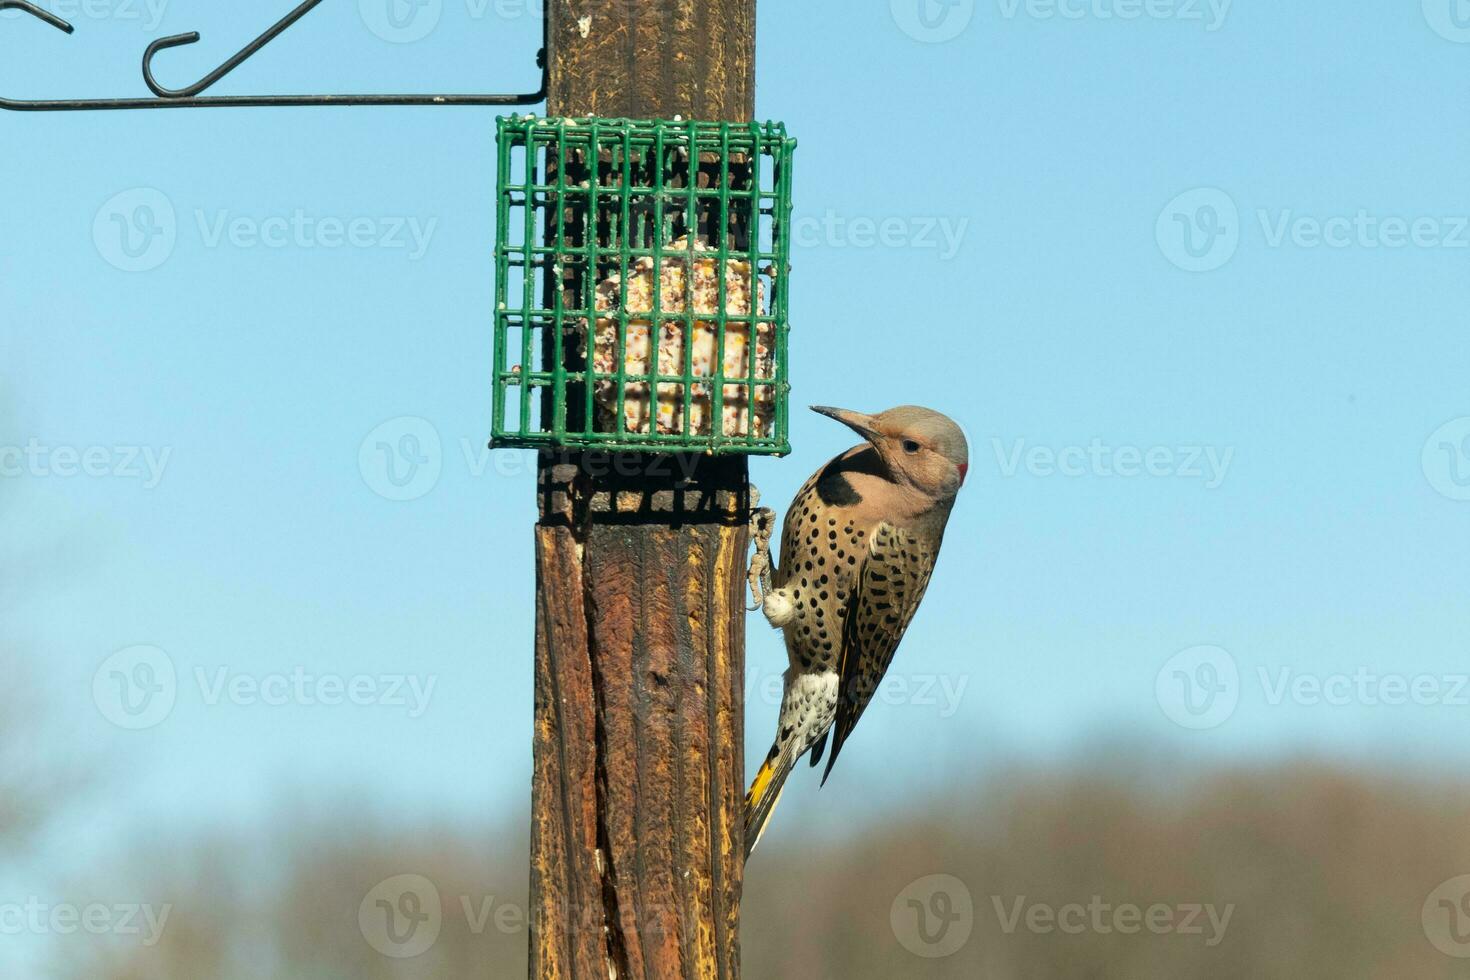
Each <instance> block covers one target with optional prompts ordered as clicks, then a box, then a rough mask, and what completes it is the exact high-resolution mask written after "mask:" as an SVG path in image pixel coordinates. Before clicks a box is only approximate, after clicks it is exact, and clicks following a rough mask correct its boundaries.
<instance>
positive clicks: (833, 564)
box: [745, 405, 970, 856]
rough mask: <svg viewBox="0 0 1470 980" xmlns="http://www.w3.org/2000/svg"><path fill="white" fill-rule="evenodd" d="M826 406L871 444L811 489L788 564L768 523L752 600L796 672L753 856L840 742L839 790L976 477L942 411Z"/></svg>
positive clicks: (788, 541)
mask: <svg viewBox="0 0 1470 980" xmlns="http://www.w3.org/2000/svg"><path fill="white" fill-rule="evenodd" d="M812 410H813V411H815V412H819V413H821V414H822V415H826V416H829V417H831V418H834V419H836V420H837V421H839V422H842V423H843V424H845V425H847V426H849V427H850V428H852V429H853V430H855V431H856V432H857V433H858V435H860V436H862V437H863V440H864V441H863V442H862V443H860V444H858V445H856V446H854V447H853V448H851V449H849V450H848V451H847V452H845V453H843V454H841V455H840V456H837V457H836V458H834V459H832V460H831V461H830V462H828V463H827V465H826V466H823V467H822V468H821V469H820V470H818V471H817V472H816V473H814V474H813V475H812V477H811V479H809V480H807V481H806V483H805V485H803V486H802V488H801V489H800V490H799V491H797V494H796V499H795V500H793V501H792V502H791V508H790V510H788V511H787V512H786V521H785V524H784V526H783V528H782V534H781V563H780V567H779V568H772V567H771V566H770V560H769V554H768V550H767V548H766V547H765V546H764V542H765V541H767V540H768V539H769V538H770V534H771V525H772V522H773V520H774V514H772V513H771V512H770V511H769V510H764V511H761V512H759V513H758V514H757V516H756V541H757V545H756V560H755V561H754V562H753V563H752V567H751V593H752V596H753V597H754V598H755V599H756V601H757V603H758V604H759V605H760V608H761V609H762V611H763V612H764V613H765V616H766V619H767V620H769V621H770V623H771V625H772V626H775V627H777V628H779V629H781V630H783V631H784V632H785V638H786V653H787V658H788V660H789V661H790V665H789V666H788V667H787V669H786V674H785V685H784V689H783V690H784V693H783V695H782V698H781V717H780V722H779V724H778V727H777V730H776V740H775V743H774V744H773V745H772V746H771V751H770V753H769V754H768V755H767V756H766V761H765V764H764V765H762V766H761V768H760V772H758V773H757V774H756V777H755V780H754V781H753V782H752V783H751V787H750V792H749V793H748V794H747V795H746V798H745V850H746V854H747V856H748V855H749V854H750V852H751V851H752V850H754V849H755V845H756V843H757V842H758V841H759V840H760V835H761V833H762V832H763V831H764V830H765V826H766V822H767V821H768V820H769V819H770V817H771V812H772V811H773V810H774V809H775V807H776V803H777V802H778V801H779V800H780V796H781V790H782V787H783V785H784V784H785V782H786V777H787V776H788V775H789V774H790V772H791V769H792V768H793V767H794V766H795V765H796V763H797V760H799V759H800V758H801V757H802V755H803V754H805V753H806V752H807V751H808V750H811V753H812V755H811V764H812V765H813V766H816V765H817V764H819V763H820V762H821V761H822V751H823V749H824V748H825V747H826V745H827V740H828V736H829V735H831V736H832V752H831V755H829V756H828V757H827V768H826V770H824V772H823V774H822V782H823V783H826V781H827V777H828V776H829V775H830V774H831V772H832V766H833V764H834V763H835V762H836V761H837V756H838V754H839V753H840V752H841V751H842V746H843V743H845V742H846V741H847V738H848V736H849V735H851V734H852V730H853V727H854V726H855V725H856V724H857V722H858V719H859V718H861V717H862V714H863V710H864V709H865V708H866V707H867V706H868V702H869V701H870V700H872V697H873V694H874V692H875V691H876V690H877V688H878V682H879V681H881V680H882V679H883V674H884V672H885V671H886V670H887V669H888V665H889V664H890V663H891V662H892V661H893V654H894V651H895V650H897V649H898V643H899V641H900V640H901V639H902V638H903V634H904V630H906V629H907V628H908V625H909V621H910V620H912V619H913V616H914V611H915V610H916V609H917V608H918V606H919V601H920V600H921V599H923V597H924V590H925V589H926V588H927V587H928V585H929V576H930V574H931V573H932V572H933V571H934V562H935V559H937V558H938V557H939V544H940V541H941V540H942V539H943V537H944V526H945V524H946V523H947V522H948V520H949V512H950V508H951V507H953V506H954V500H955V495H956V494H957V493H958V492H959V489H960V485H961V484H963V483H964V481H965V473H966V472H967V470H968V469H969V461H970V453H969V447H968V446H967V445H966V442H965V436H964V433H963V432H962V431H961V430H960V427H959V426H958V425H956V424H955V423H954V422H953V421H951V420H950V419H948V418H946V417H945V416H943V415H941V414H939V413H938V412H935V411H931V410H930V409H927V408H919V407H917V406H913V405H904V406H901V407H899V408H890V409H889V410H888V411H886V412H880V413H879V414H877V415H864V414H862V413H861V412H852V411H847V410H844V409H838V408H821V407H813V409H812ZM772 585H774V586H775V588H774V589H773V588H772Z"/></svg>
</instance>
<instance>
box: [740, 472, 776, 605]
mask: <svg viewBox="0 0 1470 980" xmlns="http://www.w3.org/2000/svg"><path fill="white" fill-rule="evenodd" d="M760 500H761V492H760V491H759V490H757V489H756V488H755V487H751V488H750V504H751V511H750V537H751V540H752V541H754V542H755V554H754V555H752V556H751V559H750V571H749V572H748V573H747V574H746V577H745V579H746V582H748V583H749V585H750V598H751V602H752V605H751V606H750V607H749V608H750V610H751V611H754V610H756V609H760V608H762V607H763V605H764V604H765V600H766V596H767V594H768V593H770V591H771V534H772V533H773V532H774V530H775V527H776V512H775V511H773V510H772V509H771V508H769V507H757V506H756V505H757V504H759V503H760Z"/></svg>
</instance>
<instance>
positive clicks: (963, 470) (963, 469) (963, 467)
mask: <svg viewBox="0 0 1470 980" xmlns="http://www.w3.org/2000/svg"><path fill="white" fill-rule="evenodd" d="M969 472H970V464H969V463H961V464H960V482H961V483H964V482H965V476H966V475H967V474H968V473H969Z"/></svg>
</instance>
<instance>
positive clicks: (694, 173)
mask: <svg viewBox="0 0 1470 980" xmlns="http://www.w3.org/2000/svg"><path fill="white" fill-rule="evenodd" d="M497 135H498V139H497V145H498V154H499V159H498V161H497V163H498V173H497V181H496V200H497V206H496V217H497V224H496V243H495V264H496V283H495V404H494V435H493V440H492V445H493V446H496V447H509V446H554V447H555V446H559V447H568V448H589V447H600V448H605V449H616V450H628V451H643V452H690V451H695V452H706V453H749V454H757V453H762V454H784V453H786V452H789V451H790V445H789V443H788V442H787V414H788V405H787V403H788V394H787V393H788V391H789V389H790V385H789V383H788V380H787V374H786V342H787V330H788V320H787V286H788V282H787V280H788V272H789V269H790V242H789V229H790V215H791V159H792V153H793V151H794V149H795V146H796V141H795V140H793V139H790V138H788V137H787V135H786V130H785V127H784V126H782V125H781V124H779V123H748V124H741V123H708V122H687V121H681V120H673V121H669V120H631V119H602V118H596V117H589V118H586V119H540V118H536V117H533V116H507V117H502V118H501V119H500V120H499V123H498V134H497Z"/></svg>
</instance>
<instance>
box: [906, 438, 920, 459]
mask: <svg viewBox="0 0 1470 980" xmlns="http://www.w3.org/2000/svg"><path fill="white" fill-rule="evenodd" d="M903 451H904V452H906V453H908V454H909V455H911V456H912V455H913V454H914V453H916V452H918V451H919V444H918V443H917V442H914V440H912V439H905V440H904V441H903Z"/></svg>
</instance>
